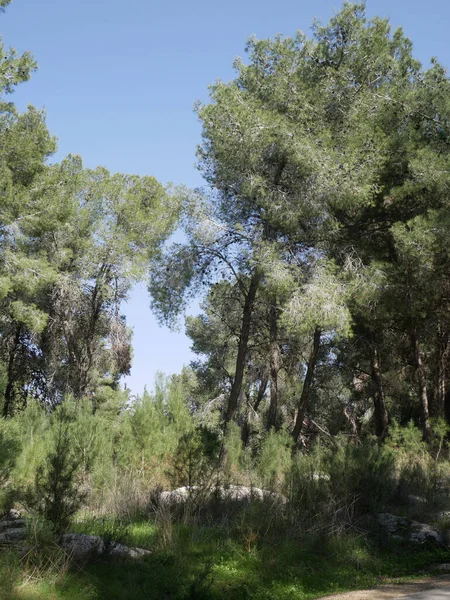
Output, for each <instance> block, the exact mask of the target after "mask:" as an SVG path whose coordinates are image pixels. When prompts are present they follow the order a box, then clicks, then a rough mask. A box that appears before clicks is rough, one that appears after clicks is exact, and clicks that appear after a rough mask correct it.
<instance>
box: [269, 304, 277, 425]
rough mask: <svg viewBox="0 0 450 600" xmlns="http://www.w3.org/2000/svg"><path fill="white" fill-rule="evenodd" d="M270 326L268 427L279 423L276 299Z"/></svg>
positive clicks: (271, 312) (271, 310)
mask: <svg viewBox="0 0 450 600" xmlns="http://www.w3.org/2000/svg"><path fill="white" fill-rule="evenodd" d="M269 327H270V371H269V372H270V406H269V414H268V417H267V429H268V430H270V429H271V428H272V427H276V425H277V416H278V372H279V370H280V344H279V341H278V308H277V305H276V299H275V298H273V302H272V303H271V305H270V309H269Z"/></svg>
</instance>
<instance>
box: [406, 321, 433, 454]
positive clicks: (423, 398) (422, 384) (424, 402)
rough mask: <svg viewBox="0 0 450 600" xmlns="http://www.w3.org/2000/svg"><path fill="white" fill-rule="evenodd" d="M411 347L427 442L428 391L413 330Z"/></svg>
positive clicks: (428, 430) (429, 431)
mask: <svg viewBox="0 0 450 600" xmlns="http://www.w3.org/2000/svg"><path fill="white" fill-rule="evenodd" d="M410 337H411V345H412V350H413V356H414V367H415V370H416V376H417V383H418V391H419V400H420V406H421V413H422V436H423V439H424V441H426V442H428V441H430V439H431V428H430V411H429V405H428V390H427V379H426V376H425V368H424V366H423V360H422V355H421V352H420V346H419V340H418V337H417V331H416V329H415V328H413V329H412V330H411V334H410Z"/></svg>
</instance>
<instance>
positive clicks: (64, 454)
mask: <svg viewBox="0 0 450 600" xmlns="http://www.w3.org/2000/svg"><path fill="white" fill-rule="evenodd" d="M54 421H55V424H54V438H53V439H52V443H51V446H50V450H49V453H48V455H47V457H46V463H45V464H44V465H41V466H40V467H39V468H38V470H37V473H36V482H35V489H34V499H33V500H34V502H35V503H36V506H37V508H38V511H39V512H40V513H41V514H42V516H43V517H44V518H45V519H47V520H48V521H50V522H51V523H52V525H53V527H54V530H55V532H56V533H57V534H61V533H64V532H65V531H66V530H67V528H68V527H69V525H70V522H71V519H72V517H73V516H74V515H75V513H76V512H77V510H78V509H79V508H80V506H81V504H82V502H83V500H84V499H85V493H84V492H83V491H82V490H81V489H80V487H79V482H78V481H77V474H78V471H79V468H80V463H81V457H80V455H79V453H78V452H77V448H74V445H73V444H72V439H71V434H72V422H73V417H72V415H71V414H70V412H69V411H68V410H67V408H66V407H65V406H62V407H60V408H59V409H58V410H57V411H56V413H55V415H54Z"/></svg>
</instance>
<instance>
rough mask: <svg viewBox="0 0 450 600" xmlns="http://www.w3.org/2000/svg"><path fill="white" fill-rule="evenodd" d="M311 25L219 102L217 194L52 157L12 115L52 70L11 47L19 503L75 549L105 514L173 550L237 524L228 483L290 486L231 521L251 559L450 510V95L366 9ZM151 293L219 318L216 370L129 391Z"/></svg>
mask: <svg viewBox="0 0 450 600" xmlns="http://www.w3.org/2000/svg"><path fill="white" fill-rule="evenodd" d="M0 4H1V5H2V6H4V5H7V4H8V1H7V0H4V1H3V2H0ZM312 31H313V35H312V37H310V38H309V37H307V36H306V35H305V34H303V33H300V32H299V33H298V34H297V36H296V37H295V38H285V37H282V36H278V37H276V38H274V39H271V40H256V39H251V40H250V41H249V42H248V45H247V51H248V60H247V61H242V60H238V61H236V64H235V68H236V77H235V79H234V80H233V81H231V82H228V83H223V82H218V83H216V84H214V85H213V86H212V87H211V99H210V102H209V103H208V104H205V105H198V106H197V112H198V116H199V119H200V121H201V124H202V128H203V138H202V143H201V145H200V146H199V148H198V153H197V154H198V166H199V169H200V171H201V173H202V174H203V176H204V179H205V188H204V189H202V190H195V191H192V190H187V189H185V188H179V189H177V190H175V191H173V190H169V189H165V188H164V187H163V186H162V185H161V184H159V183H158V182H157V181H156V180H155V179H154V178H153V177H150V176H146V177H138V176H134V175H123V174H110V173H109V172H108V171H107V170H106V169H104V168H102V167H99V168H97V169H94V170H91V169H85V168H84V167H83V164H82V160H81V158H80V157H78V156H68V157H67V158H65V159H64V160H62V161H61V162H60V163H52V162H51V157H52V155H53V154H54V152H55V150H56V142H55V139H54V138H53V137H52V136H51V135H50V133H49V132H48V130H47V127H46V124H45V115H44V113H43V112H42V111H39V110H37V109H36V108H34V107H29V108H28V109H27V111H25V112H24V113H22V114H21V113H19V112H18V111H17V109H16V108H15V106H14V104H13V103H12V102H9V101H8V99H9V95H10V94H11V93H12V92H13V91H14V88H15V86H16V85H18V84H20V83H22V82H24V81H26V80H27V79H28V78H29V77H30V75H31V73H32V72H33V71H34V70H35V69H36V64H35V62H34V60H33V58H32V57H31V55H29V54H28V53H26V54H24V55H22V56H18V55H17V54H16V52H15V51H14V50H10V51H6V50H5V49H4V48H3V47H2V48H1V54H0V56H1V57H2V58H1V60H0V91H1V98H0V406H1V409H2V415H3V418H2V420H0V493H1V498H0V500H1V503H2V505H3V507H4V508H5V509H6V508H9V507H11V506H13V505H14V504H17V505H19V506H21V507H25V509H26V510H28V511H29V514H30V515H31V516H32V518H33V519H35V520H36V523H40V525H39V527H44V530H45V526H44V525H42V523H44V522H46V521H48V522H50V524H51V531H52V533H51V535H53V534H58V535H59V534H61V533H62V532H64V531H66V530H67V528H68V527H69V526H70V525H71V523H73V522H74V520H75V521H77V519H78V521H79V520H80V515H83V514H86V511H88V512H90V514H91V516H92V519H94V520H93V521H92V522H93V523H96V521H95V519H96V518H97V517H99V516H102V517H104V518H106V517H108V518H111V517H114V519H117V518H121V519H124V518H128V519H135V518H138V517H139V516H140V517H142V516H143V515H144V516H145V518H148V516H149V515H152V519H153V521H154V523H155V527H156V528H157V532H158V533H157V534H155V535H156V537H158V536H159V538H158V539H159V543H160V544H161V547H164V548H165V549H167V546H170V547H173V543H172V542H173V540H172V536H173V535H174V524H173V521H172V520H173V519H175V520H177V519H180V518H181V519H182V520H184V525H186V523H191V524H192V519H194V520H195V525H196V526H198V524H199V523H201V524H202V526H204V524H205V522H207V523H209V524H210V523H211V520H212V521H213V522H214V524H215V526H217V522H218V513H217V510H218V508H217V506H216V505H214V503H211V502H209V501H208V502H207V501H206V500H205V498H206V497H207V496H206V495H205V493H206V492H211V491H212V490H213V489H214V488H215V489H218V488H219V487H223V486H225V487H226V486H229V485H235V484H240V485H245V486H250V487H252V486H259V487H262V488H265V489H267V490H271V491H274V492H277V493H282V494H284V495H285V496H286V498H287V500H288V508H287V509H283V510H281V511H277V510H274V509H273V507H272V506H269V507H265V506H257V507H256V508H254V509H249V510H248V511H247V513H245V514H244V516H242V515H241V516H240V517H239V516H238V517H237V518H236V514H235V512H234V509H233V510H232V509H230V510H229V512H227V511H225V514H223V512H222V513H221V515H220V518H219V522H220V523H221V526H224V523H225V524H226V527H227V528H229V530H227V531H228V532H229V533H230V532H231V533H230V536H231V537H233V535H235V534H236V527H237V528H238V529H239V527H238V525H237V523H238V522H239V523H240V529H239V531H238V533H237V534H236V535H237V536H238V537H237V539H239V540H240V541H239V543H242V544H244V548H247V550H246V551H247V552H248V553H251V552H252V551H253V550H252V549H255V552H256V548H257V547H258V548H259V546H258V545H259V544H260V543H261V544H262V540H265V539H268V538H269V539H270V544H272V543H273V536H274V535H276V534H275V533H274V532H278V535H279V534H281V533H282V535H283V539H285V540H286V543H289V541H292V540H293V539H296V540H298V539H308V540H310V539H312V538H314V539H315V540H316V541H317V537H318V538H319V539H321V540H323V539H325V537H326V538H327V540H328V541H327V543H332V542H330V540H333V539H335V537H336V536H342V535H347V533H348V531H349V530H352V528H353V527H354V526H355V523H358V527H359V528H362V529H364V526H363V525H361V523H363V521H362V520H361V519H362V517H364V516H365V517H367V515H374V514H376V513H377V512H379V511H381V510H385V509H386V507H390V506H392V505H393V504H394V505H395V504H396V503H397V504H399V505H402V502H405V499H406V498H407V497H408V495H410V494H415V495H417V494H419V495H420V497H421V498H422V499H423V503H424V504H426V506H427V507H428V508H429V509H430V510H431V509H433V510H438V509H443V508H448V507H447V506H446V498H447V496H448V491H449V484H448V482H449V476H450V467H449V464H450V463H449V462H448V460H447V459H448V444H447V438H448V431H449V428H448V424H449V423H450V368H449V367H450V296H449V290H450V270H449V267H450V255H449V244H448V240H449V233H450V203H449V194H448V186H449V183H450V179H449V173H450V165H449V156H450V154H449V145H450V80H449V78H448V76H447V73H446V70H445V69H444V68H443V66H442V65H440V64H439V63H438V61H437V60H435V59H433V60H432V62H431V66H430V67H429V68H424V67H423V66H422V65H421V64H420V63H419V62H418V61H417V60H416V59H415V58H414V56H413V52H412V44H411V42H410V41H409V40H408V39H407V38H406V37H405V35H404V34H403V32H402V31H401V30H400V29H399V30H396V31H394V32H392V31H391V28H390V25H389V22H388V21H387V20H385V19H378V18H376V19H373V20H371V21H368V20H367V19H366V17H365V11H364V6H363V5H360V4H349V3H346V4H345V5H344V6H343V8H342V9H341V11H340V12H338V13H337V14H336V15H335V16H334V17H333V18H332V19H331V21H330V22H329V23H328V24H327V25H325V26H322V25H320V24H318V23H316V24H315V25H314V26H313V30H312ZM177 227H181V228H182V229H183V232H184V236H183V241H182V242H178V243H174V244H166V240H167V239H168V238H169V236H170V234H171V233H172V232H173V231H174V230H175V229H176V228H177ZM138 281H146V282H148V288H149V292H150V295H151V306H152V309H153V310H154V312H155V314H156V315H157V316H158V318H159V319H160V321H161V322H162V323H165V324H166V325H168V326H176V325H177V324H178V320H179V318H180V316H182V315H183V312H184V309H185V308H186V305H187V303H188V302H189V300H190V299H191V298H193V297H201V299H202V304H201V310H202V312H201V314H199V315H198V316H196V317H188V318H186V323H185V324H186V332H187V335H188V336H189V338H190V339H191V340H192V348H193V351H194V352H195V353H196V354H197V356H198V359H197V360H196V361H194V362H193V363H192V364H191V365H190V366H189V367H187V368H185V369H184V370H183V371H182V373H181V374H178V375H174V376H172V377H170V378H165V377H164V376H161V377H160V378H159V379H158V381H157V382H156V383H155V391H154V392H153V393H148V392H144V394H143V395H142V396H140V397H130V395H129V393H128V392H127V391H126V390H123V389H122V388H121V386H120V378H121V377H122V376H123V375H125V374H128V373H129V371H130V368H131V364H132V332H131V331H130V329H129V328H128V327H127V324H126V320H125V318H124V316H123V315H122V314H121V308H122V307H123V303H124V302H126V300H127V295H128V293H129V291H130V290H131V288H132V286H133V285H134V284H135V283H136V282H138ZM151 343H152V340H149V344H151ZM179 486H189V489H190V490H191V492H193V491H194V490H196V493H195V494H192V498H190V500H192V502H190V503H188V506H187V508H186V510H185V511H180V512H179V513H176V514H168V513H167V511H166V512H165V511H164V510H161V507H158V502H157V497H158V495H157V492H158V491H160V490H161V489H164V488H165V489H171V488H177V487H179ZM202 494H203V496H202ZM263 504H264V503H263ZM252 510H253V511H254V512H252ZM258 511H262V512H258ZM169 512H170V511H169ZM416 516H417V515H416ZM41 519H43V521H42V520H41ZM239 519H241V520H240V521H239ZM113 523H115V521H114V520H113ZM77 526H78V527H80V528H81V529H83V525H80V523H78V525H77ZM358 531H361V529H358ZM119 533H120V532H118V531H115V532H113V534H114V535H116V536H117V535H119ZM40 535H41V534H40ZM215 535H218V539H220V540H219V541H220V544H223V543H225V542H224V541H223V540H224V536H225V534H224V530H223V529H222V530H221V533H220V534H217V531H216V534H215ZM152 536H153V537H152V539H153V538H154V533H152ZM267 536H268V538H267ZM271 536H272V537H271ZM37 537H39V536H37ZM225 537H226V536H225ZM227 539H229V538H227ZM372 542H373V540H372ZM372 542H371V543H372ZM145 543H146V542H144V545H145ZM218 543H219V542H218ZM308 543H309V542H308ZM171 544H172V546H171ZM358 551H359V550H358ZM311 552H313V551H311ZM183 560H187V559H186V556H185V557H184V559H183ZM302 560H303V559H302ZM358 564H359V563H358ZM292 568H293V569H294V567H292ZM358 568H359V567H358ZM211 569H212V567H211V568H209V567H206V566H205V568H204V573H203V574H202V573H200V574H198V577H197V579H196V580H195V581H194V583H192V582H191V584H192V585H191V584H189V585H191V588H189V589H190V590H191V591H190V592H189V593H190V594H191V595H190V596H189V595H188V592H187V591H186V589H188V587H189V586H188V584H187V583H186V586H187V587H186V589H185V590H184V591H183V594H185V595H184V596H180V597H201V593H204V594H207V593H208V590H209V589H210V588H209V587H208V586H209V584H208V581H209V578H210V571H211ZM296 577H297V575H296ZM298 577H300V575H298ZM212 585H213V584H212V583H211V586H212ZM192 586H194V587H192ZM195 586H197V587H195ZM202 586H203V587H202ZM169 587H170V586H169ZM158 589H159V588H158ZM211 589H212V588H211ZM255 589H256V588H255ZM199 590H200V591H199ZM205 590H206V591H205ZM200 592H201V593H200ZM180 593H181V592H180ZM246 593H247V592H246ZM249 593H250V592H249ZM286 593H287V592H286ZM299 593H300V592H299ZM196 594H197V595H196ZM217 594H219V592H217ZM242 594H244V592H242ZM261 594H262V592H261ZM311 594H312V595H313V592H311ZM86 597H87V596H86ZM171 597H172V596H171ZM174 597H175V596H174ZM177 597H178V596H177ZM202 597H208V596H207V595H204V596H202ZM214 597H216V596H214ZM217 597H222V596H221V595H217ZM242 597H246V598H247V597H253V596H250V595H242ZM254 597H261V598H262V597H268V596H264V595H260V596H254ZM279 597H280V598H281V597H285V596H282V595H280V596H279ZM298 597H299V598H304V597H307V596H301V595H299V596H298ZM308 597H309V596H308ZM311 597H312V596H311Z"/></svg>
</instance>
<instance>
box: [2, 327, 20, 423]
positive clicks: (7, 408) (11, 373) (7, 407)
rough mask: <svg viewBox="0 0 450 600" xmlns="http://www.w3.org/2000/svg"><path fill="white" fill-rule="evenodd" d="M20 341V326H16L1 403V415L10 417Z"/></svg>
mask: <svg viewBox="0 0 450 600" xmlns="http://www.w3.org/2000/svg"><path fill="white" fill-rule="evenodd" d="M19 343H20V327H17V328H16V331H15V334H14V335H13V336H12V341H11V347H10V351H9V359H8V369H7V372H6V377H7V383H6V388H5V402H4V404H3V416H4V417H10V416H11V415H12V413H13V409H14V396H15V394H14V384H15V383H16V377H15V375H16V373H15V370H16V369H15V366H16V354H17V348H18V346H19Z"/></svg>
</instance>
